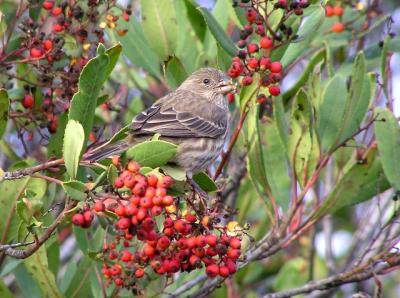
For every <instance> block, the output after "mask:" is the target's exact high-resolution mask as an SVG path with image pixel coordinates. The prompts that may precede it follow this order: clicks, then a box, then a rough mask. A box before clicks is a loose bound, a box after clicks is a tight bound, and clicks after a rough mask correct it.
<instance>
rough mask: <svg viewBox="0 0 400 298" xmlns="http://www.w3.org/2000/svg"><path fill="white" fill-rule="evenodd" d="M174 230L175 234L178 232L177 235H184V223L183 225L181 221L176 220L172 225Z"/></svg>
mask: <svg viewBox="0 0 400 298" xmlns="http://www.w3.org/2000/svg"><path fill="white" fill-rule="evenodd" d="M174 228H175V230H176V231H177V232H179V233H184V232H185V230H186V223H185V222H184V221H183V220H181V219H178V220H177V221H175V223H174Z"/></svg>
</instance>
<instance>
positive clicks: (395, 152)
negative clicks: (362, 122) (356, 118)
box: [375, 108, 400, 190]
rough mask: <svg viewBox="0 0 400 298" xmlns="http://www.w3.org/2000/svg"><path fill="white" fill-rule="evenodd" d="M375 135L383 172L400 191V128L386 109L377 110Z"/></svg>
mask: <svg viewBox="0 0 400 298" xmlns="http://www.w3.org/2000/svg"><path fill="white" fill-rule="evenodd" d="M375 116H376V117H377V121H376V122H375V135H376V141H377V143H378V150H379V156H380V158H381V161H382V167H383V171H384V173H385V175H386V177H387V179H388V180H389V182H390V183H391V184H392V185H393V187H394V188H395V189H396V190H400V163H399V162H398V161H399V160H400V146H399V143H400V127H399V124H398V122H397V119H396V117H395V116H394V115H393V113H392V112H391V111H389V110H388V109H386V108H377V109H376V110H375Z"/></svg>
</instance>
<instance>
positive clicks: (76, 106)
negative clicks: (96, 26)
mask: <svg viewBox="0 0 400 298" xmlns="http://www.w3.org/2000/svg"><path fill="white" fill-rule="evenodd" d="M102 47H103V48H104V46H102V45H101V44H100V45H99V47H98V52H101V49H102ZM114 51H116V50H114ZM114 51H112V52H114ZM113 59H115V57H114V58H113ZM112 63H115V61H114V60H112ZM110 66H111V63H110V57H109V56H108V55H107V53H102V54H99V55H97V56H96V57H94V58H93V59H90V60H89V62H88V63H87V64H86V65H85V67H84V68H83V70H82V72H81V74H80V76H79V83H78V87H79V91H78V92H77V93H75V94H74V96H73V98H72V101H71V107H70V110H69V114H68V120H75V121H78V122H80V123H81V125H82V127H83V131H84V132H85V140H87V139H88V138H89V134H90V132H91V131H92V126H93V119H94V111H95V109H96V105H97V98H98V97H99V93H100V90H101V88H102V87H103V84H104V82H105V81H106V79H107V76H108V75H109V73H110V72H111V67H110Z"/></svg>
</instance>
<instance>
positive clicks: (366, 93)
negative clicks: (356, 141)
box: [335, 52, 371, 145]
mask: <svg viewBox="0 0 400 298" xmlns="http://www.w3.org/2000/svg"><path fill="white" fill-rule="evenodd" d="M365 71H366V67H365V58H364V54H363V53H362V52H360V53H359V54H358V55H357V57H356V61H355V63H354V67H353V73H352V76H351V85H350V90H349V94H348V97H347V99H346V103H345V107H344V116H343V119H342V121H341V122H342V123H341V126H340V129H339V131H338V134H337V140H336V142H335V145H336V144H340V143H341V142H343V141H344V140H346V139H347V138H349V137H351V136H352V135H353V134H354V133H355V132H356V131H357V129H358V128H359V126H360V124H361V122H362V120H363V119H364V117H365V114H366V113H367V110H368V106H369V103H370V100H371V94H370V91H371V87H370V79H369V77H368V75H367V74H365ZM339 115H340V114H339Z"/></svg>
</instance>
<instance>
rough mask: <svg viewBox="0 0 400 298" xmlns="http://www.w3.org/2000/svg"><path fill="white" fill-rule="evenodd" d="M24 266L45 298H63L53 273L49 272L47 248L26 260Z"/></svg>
mask: <svg viewBox="0 0 400 298" xmlns="http://www.w3.org/2000/svg"><path fill="white" fill-rule="evenodd" d="M24 266H25V268H26V269H27V270H28V272H29V273H30V274H31V275H32V277H33V279H34V280H35V281H36V282H37V284H38V286H39V288H40V291H41V292H42V294H43V297H46V296H47V297H54V298H56V297H59V298H61V297H63V295H62V294H61V292H60V290H59V289H58V287H57V284H56V281H55V278H54V275H53V273H52V272H51V271H50V270H49V268H48V267H49V265H48V261H47V256H46V249H45V246H42V247H41V248H39V250H38V251H36V252H35V253H34V254H33V255H31V256H30V257H29V258H27V259H25V260H24Z"/></svg>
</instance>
